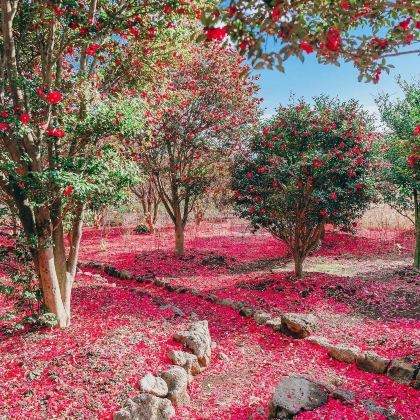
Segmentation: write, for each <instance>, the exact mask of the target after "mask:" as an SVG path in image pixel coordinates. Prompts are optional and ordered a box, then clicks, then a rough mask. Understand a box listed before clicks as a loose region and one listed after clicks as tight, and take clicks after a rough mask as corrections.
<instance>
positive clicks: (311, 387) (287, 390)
mask: <svg viewBox="0 0 420 420" xmlns="http://www.w3.org/2000/svg"><path fill="white" fill-rule="evenodd" d="M327 400H328V390H327V389H326V388H325V387H324V386H323V385H321V384H318V383H317V382H314V381H311V380H309V379H306V378H305V377H303V376H287V377H286V378H284V379H282V380H281V381H280V382H279V384H278V385H277V388H276V390H275V391H274V394H273V399H272V401H271V403H270V415H269V419H286V418H290V417H292V416H295V415H296V414H298V413H299V412H300V411H310V410H314V409H315V408H317V407H320V406H321V405H324V404H325V403H326V402H327Z"/></svg>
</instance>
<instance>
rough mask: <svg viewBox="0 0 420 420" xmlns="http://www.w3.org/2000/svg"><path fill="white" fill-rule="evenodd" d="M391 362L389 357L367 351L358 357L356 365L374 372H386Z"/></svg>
mask: <svg viewBox="0 0 420 420" xmlns="http://www.w3.org/2000/svg"><path fill="white" fill-rule="evenodd" d="M389 363H390V360H389V359H387V358H386V357H382V356H379V354H376V353H375V352H373V351H366V352H364V353H362V354H360V355H359V356H358V357H357V358H356V365H357V367H358V368H359V369H361V370H364V371H366V372H372V373H385V372H386V369H387V367H388V365H389Z"/></svg>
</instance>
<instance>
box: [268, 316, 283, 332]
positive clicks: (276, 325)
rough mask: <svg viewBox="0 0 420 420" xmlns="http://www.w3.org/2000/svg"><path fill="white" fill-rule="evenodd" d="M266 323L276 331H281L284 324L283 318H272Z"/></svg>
mask: <svg viewBox="0 0 420 420" xmlns="http://www.w3.org/2000/svg"><path fill="white" fill-rule="evenodd" d="M265 325H267V327H271V328H272V329H273V330H274V331H280V330H281V325H282V322H281V318H280V317H278V318H271V319H269V320H268V321H266V323H265Z"/></svg>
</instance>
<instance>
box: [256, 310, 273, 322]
mask: <svg viewBox="0 0 420 420" xmlns="http://www.w3.org/2000/svg"><path fill="white" fill-rule="evenodd" d="M270 318H271V316H270V314H268V313H267V312H264V311H256V312H255V313H254V319H255V322H256V323H257V324H258V325H262V324H265V323H266V322H267V321H268V320H269V319H270Z"/></svg>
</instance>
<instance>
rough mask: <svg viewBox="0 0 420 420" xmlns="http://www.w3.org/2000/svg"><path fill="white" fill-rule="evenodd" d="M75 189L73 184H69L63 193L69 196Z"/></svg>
mask: <svg viewBox="0 0 420 420" xmlns="http://www.w3.org/2000/svg"><path fill="white" fill-rule="evenodd" d="M73 191H74V188H73V187H72V186H71V185H67V187H66V188H64V191H63V195H64V196H65V197H67V196H68V195H70V194H71V193H72V192H73Z"/></svg>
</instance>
